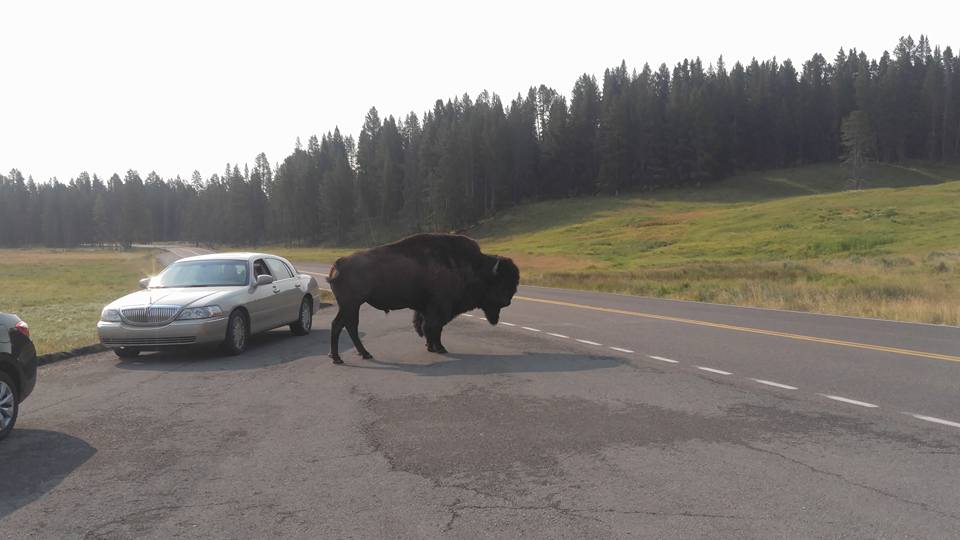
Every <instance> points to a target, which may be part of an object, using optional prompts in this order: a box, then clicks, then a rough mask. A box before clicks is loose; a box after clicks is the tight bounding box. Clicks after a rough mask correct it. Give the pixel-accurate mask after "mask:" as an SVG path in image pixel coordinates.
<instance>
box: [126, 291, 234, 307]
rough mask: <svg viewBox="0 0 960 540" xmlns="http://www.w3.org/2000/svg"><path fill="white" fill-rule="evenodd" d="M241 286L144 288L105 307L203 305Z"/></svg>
mask: <svg viewBox="0 0 960 540" xmlns="http://www.w3.org/2000/svg"><path fill="white" fill-rule="evenodd" d="M241 288H242V287H184V288H169V289H166V288H157V289H146V290H143V291H137V292H135V293H131V294H128V295H126V296H124V297H123V298H119V299H117V300H114V301H113V302H111V303H110V304H109V305H108V306H107V307H108V308H112V309H118V308H125V307H129V306H151V305H154V304H162V305H173V306H183V307H186V306H190V305H194V304H196V305H198V306H200V305H204V304H206V303H208V302H214V301H215V300H216V299H217V298H219V297H221V296H223V294H225V293H230V292H234V291H237V290H239V289H241Z"/></svg>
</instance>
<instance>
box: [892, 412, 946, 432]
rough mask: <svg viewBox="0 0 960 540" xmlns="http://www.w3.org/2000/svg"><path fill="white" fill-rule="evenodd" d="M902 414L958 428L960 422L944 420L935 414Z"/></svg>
mask: <svg viewBox="0 0 960 540" xmlns="http://www.w3.org/2000/svg"><path fill="white" fill-rule="evenodd" d="M903 414H907V415H910V416H912V417H914V418H916V419H917V420H924V421H926V422H933V423H934V424H942V425H944V426H950V427H955V428H960V422H951V421H950V420H944V419H943V418H937V417H936V416H924V415H922V414H914V413H903Z"/></svg>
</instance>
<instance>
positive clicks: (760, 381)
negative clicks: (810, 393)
mask: <svg viewBox="0 0 960 540" xmlns="http://www.w3.org/2000/svg"><path fill="white" fill-rule="evenodd" d="M750 380H751V381H753V382H757V383H760V384H765V385H767V386H775V387H777V388H783V389H785V390H796V389H797V387H796V386H790V385H789V384H783V383H778V382H773V381H767V380H764V379H750Z"/></svg>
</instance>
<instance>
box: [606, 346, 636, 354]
mask: <svg viewBox="0 0 960 540" xmlns="http://www.w3.org/2000/svg"><path fill="white" fill-rule="evenodd" d="M610 348H611V349H613V350H615V351H620V352H625V353H630V354H632V353H633V351H631V350H630V349H621V348H620V347H610Z"/></svg>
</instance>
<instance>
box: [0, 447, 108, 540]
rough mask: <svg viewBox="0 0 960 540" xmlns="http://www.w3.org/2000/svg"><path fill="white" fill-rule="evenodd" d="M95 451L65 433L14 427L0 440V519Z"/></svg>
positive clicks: (44, 490) (68, 472)
mask: <svg viewBox="0 0 960 540" xmlns="http://www.w3.org/2000/svg"><path fill="white" fill-rule="evenodd" d="M96 453H97V450H96V448H94V447H92V446H90V445H89V444H87V443H86V442H85V441H83V440H82V439H78V438H76V437H73V436H71V435H67V434H65V433H58V432H56V431H47V430H42V429H14V430H13V432H12V433H11V434H10V435H9V436H8V437H7V438H6V439H4V441H3V443H0V519H3V518H4V517H5V516H7V515H8V514H11V513H12V512H14V511H15V510H17V509H18V508H20V507H23V506H26V505H27V504H30V503H31V502H33V501H35V500H37V499H38V498H40V497H41V496H42V495H43V494H45V493H47V492H49V491H51V490H53V489H54V488H55V487H57V486H58V485H59V484H60V482H62V481H63V479H64V478H66V477H67V476H69V475H70V473H72V472H73V471H74V470H76V469H77V468H78V467H80V466H81V465H83V464H84V463H85V462H86V461H87V460H88V459H90V457H91V456H93V455H94V454H96ZM10 532H15V531H10Z"/></svg>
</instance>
